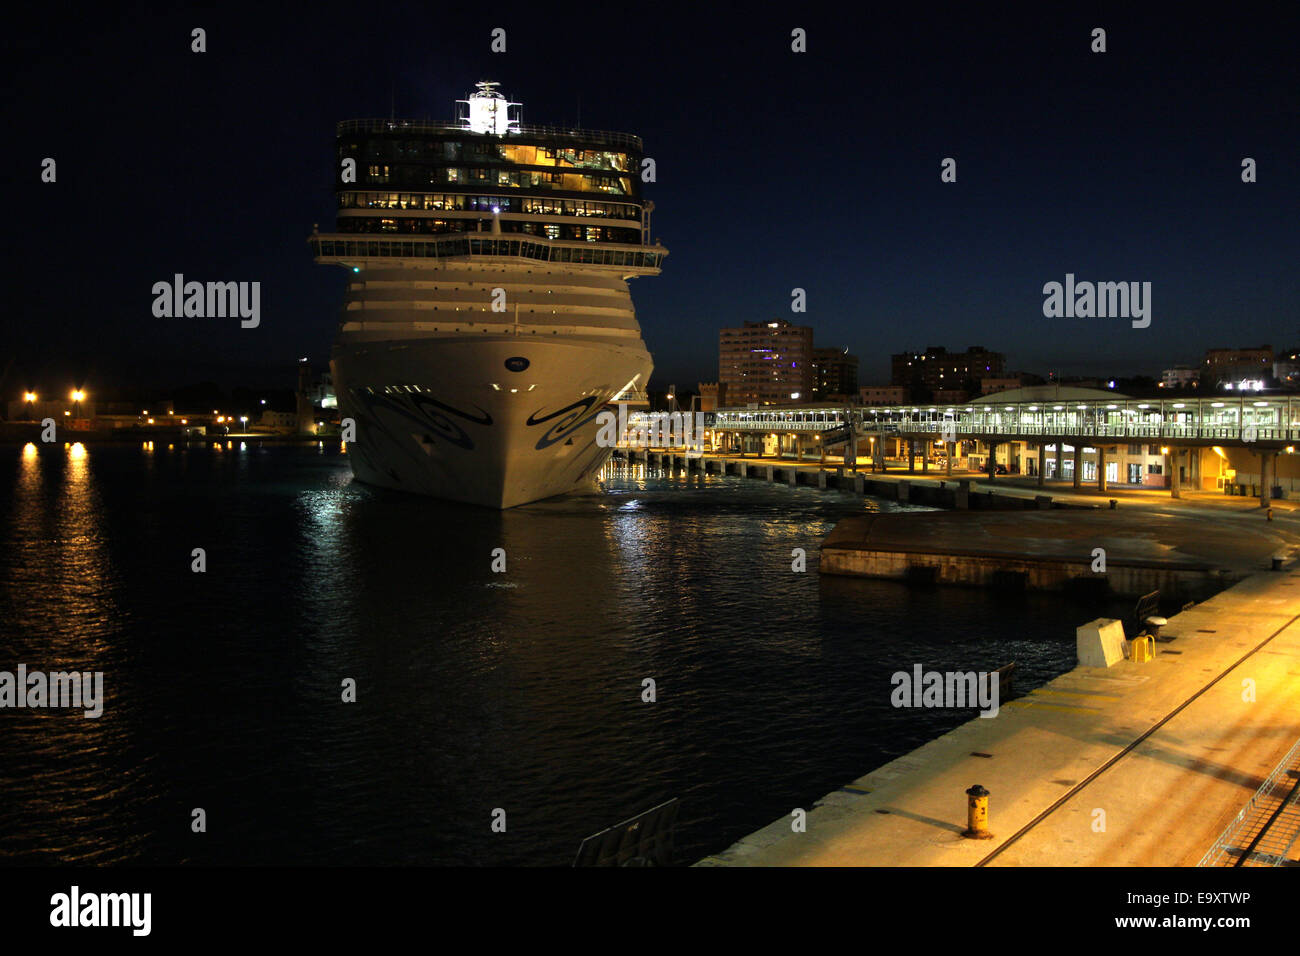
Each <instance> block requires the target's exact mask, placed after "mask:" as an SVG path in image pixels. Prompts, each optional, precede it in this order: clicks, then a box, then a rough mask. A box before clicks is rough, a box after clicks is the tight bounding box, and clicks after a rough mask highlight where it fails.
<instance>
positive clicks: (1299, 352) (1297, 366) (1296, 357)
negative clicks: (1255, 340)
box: [1273, 349, 1300, 388]
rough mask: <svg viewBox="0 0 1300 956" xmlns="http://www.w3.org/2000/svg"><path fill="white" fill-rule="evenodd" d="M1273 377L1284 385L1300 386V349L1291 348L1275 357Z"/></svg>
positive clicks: (1287, 386) (1290, 386) (1289, 386)
mask: <svg viewBox="0 0 1300 956" xmlns="http://www.w3.org/2000/svg"><path fill="white" fill-rule="evenodd" d="M1273 377H1274V378H1275V379H1277V381H1278V384H1279V385H1282V386H1283V387H1286V388H1296V387H1300V349H1291V350H1289V351H1287V352H1285V353H1279V354H1278V355H1277V356H1275V357H1274V359H1273Z"/></svg>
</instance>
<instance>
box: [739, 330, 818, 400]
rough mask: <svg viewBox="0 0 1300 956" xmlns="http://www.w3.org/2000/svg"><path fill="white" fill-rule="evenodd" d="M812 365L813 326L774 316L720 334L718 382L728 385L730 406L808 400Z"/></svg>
mask: <svg viewBox="0 0 1300 956" xmlns="http://www.w3.org/2000/svg"><path fill="white" fill-rule="evenodd" d="M812 366H813V330H812V327H811V326H807V325H795V324H793V323H791V322H786V321H785V320H783V319H773V320H772V321H770V322H746V323H745V324H744V325H743V326H741V327H739V328H730V329H722V330H721V331H720V332H719V333H718V384H719V385H720V386H723V385H725V386H726V389H727V402H728V403H729V404H731V405H748V404H754V403H756V404H759V405H781V404H790V403H792V402H801V401H805V402H806V401H808V400H809V398H810V397H811V394H812V387H813V384H814V381H813V368H812Z"/></svg>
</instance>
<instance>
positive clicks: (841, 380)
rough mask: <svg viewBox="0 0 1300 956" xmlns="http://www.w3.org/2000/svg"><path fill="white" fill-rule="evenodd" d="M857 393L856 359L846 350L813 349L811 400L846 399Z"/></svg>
mask: <svg viewBox="0 0 1300 956" xmlns="http://www.w3.org/2000/svg"><path fill="white" fill-rule="evenodd" d="M857 391H858V357H857V356H856V355H850V354H849V350H848V348H847V347H846V348H838V347H831V348H814V349H813V386H812V394H813V398H829V397H831V396H838V397H842V398H848V397H849V396H851V395H856V393H857Z"/></svg>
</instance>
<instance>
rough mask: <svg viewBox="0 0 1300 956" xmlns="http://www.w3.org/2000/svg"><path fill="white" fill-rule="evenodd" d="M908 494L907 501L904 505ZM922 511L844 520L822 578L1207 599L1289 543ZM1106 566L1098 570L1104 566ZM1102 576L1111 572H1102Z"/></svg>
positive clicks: (1034, 516) (1041, 514) (1058, 519)
mask: <svg viewBox="0 0 1300 956" xmlns="http://www.w3.org/2000/svg"><path fill="white" fill-rule="evenodd" d="M903 493H904V492H903V490H902V488H901V487H900V491H899V495H900V497H899V500H900V501H902V500H904V498H903ZM1026 500H1027V501H1028V503H1029V504H1032V505H1033V506H1035V507H1036V508H1037V509H1038V510H1035V511H1032V512H1028V511H1022V512H1020V513H1018V514H1010V513H1007V512H1000V511H990V512H969V511H967V512H962V511H955V512H935V511H931V512H922V513H915V512H913V513H895V514H871V515H854V516H852V517H849V518H844V519H842V520H841V521H840V523H839V524H837V525H836V526H835V528H834V530H832V531H831V533H830V534H829V535H828V536H827V537H826V539H825V541H823V542H822V549H821V562H820V565H819V567H820V571H821V573H822V574H841V575H850V576H856V577H868V578H893V579H899V580H907V579H913V578H916V577H922V576H923V577H924V578H925V579H926V580H932V581H934V582H935V583H938V584H963V585H971V586H978V587H987V586H1000V587H1001V586H1007V585H1008V584H1009V583H1010V582H1012V581H1016V582H1017V583H1018V584H1019V585H1020V586H1022V587H1024V588H1025V589H1027V590H1047V591H1060V590H1067V589H1069V588H1070V587H1071V586H1072V585H1074V584H1075V583H1076V582H1087V586H1089V587H1095V586H1096V585H1098V584H1101V585H1103V589H1104V590H1108V591H1110V592H1111V593H1114V594H1120V595H1135V596H1136V595H1141V594H1145V593H1147V592H1149V591H1153V590H1157V589H1159V590H1160V591H1161V592H1162V593H1163V594H1164V595H1165V596H1166V597H1167V598H1168V597H1173V596H1177V595H1182V596H1184V597H1185V598H1193V599H1194V598H1200V597H1203V596H1204V595H1206V594H1208V593H1213V592H1214V591H1217V590H1220V589H1222V588H1223V587H1226V586H1227V585H1229V584H1231V583H1233V582H1235V581H1239V580H1241V579H1242V578H1244V577H1246V576H1247V575H1249V574H1250V573H1252V572H1254V571H1257V570H1262V569H1264V568H1267V567H1269V565H1270V563H1271V558H1272V556H1273V555H1274V554H1275V553H1277V552H1278V551H1280V550H1284V549H1286V548H1288V547H1290V542H1291V540H1292V539H1291V538H1290V537H1289V536H1287V535H1285V534H1283V533H1278V532H1274V531H1271V530H1270V529H1269V526H1268V524H1267V523H1265V524H1259V525H1245V524H1243V523H1241V522H1234V523H1231V524H1224V525H1222V526H1215V527H1214V528H1213V533H1212V534H1210V533H1207V526H1206V522H1205V521H1204V520H1197V519H1194V518H1190V517H1184V518H1181V519H1180V518H1177V517H1171V516H1165V515H1155V514H1150V513H1144V512H1128V513H1125V514H1120V513H1118V512H1112V511H1109V510H1106V511H1072V512H1063V511H1056V510H1046V506H1047V505H1050V499H1048V500H1044V498H1043V497H1041V496H1040V497H1039V498H1036V499H1033V500H1028V499H1026ZM1099 560H1100V561H1101V562H1102V564H1101V565H1099V564H1098V561H1099ZM1097 567H1104V570H1100V571H1099V570H1094V568H1097Z"/></svg>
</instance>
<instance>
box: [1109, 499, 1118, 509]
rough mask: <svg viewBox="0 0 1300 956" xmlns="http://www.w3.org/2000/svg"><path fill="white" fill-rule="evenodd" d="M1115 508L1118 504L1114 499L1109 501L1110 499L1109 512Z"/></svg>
mask: <svg viewBox="0 0 1300 956" xmlns="http://www.w3.org/2000/svg"><path fill="white" fill-rule="evenodd" d="M1117 507H1119V502H1118V501H1116V500H1115V499H1114V498H1111V499H1110V510H1111V511H1114V510H1115V509H1116V508H1117Z"/></svg>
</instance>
